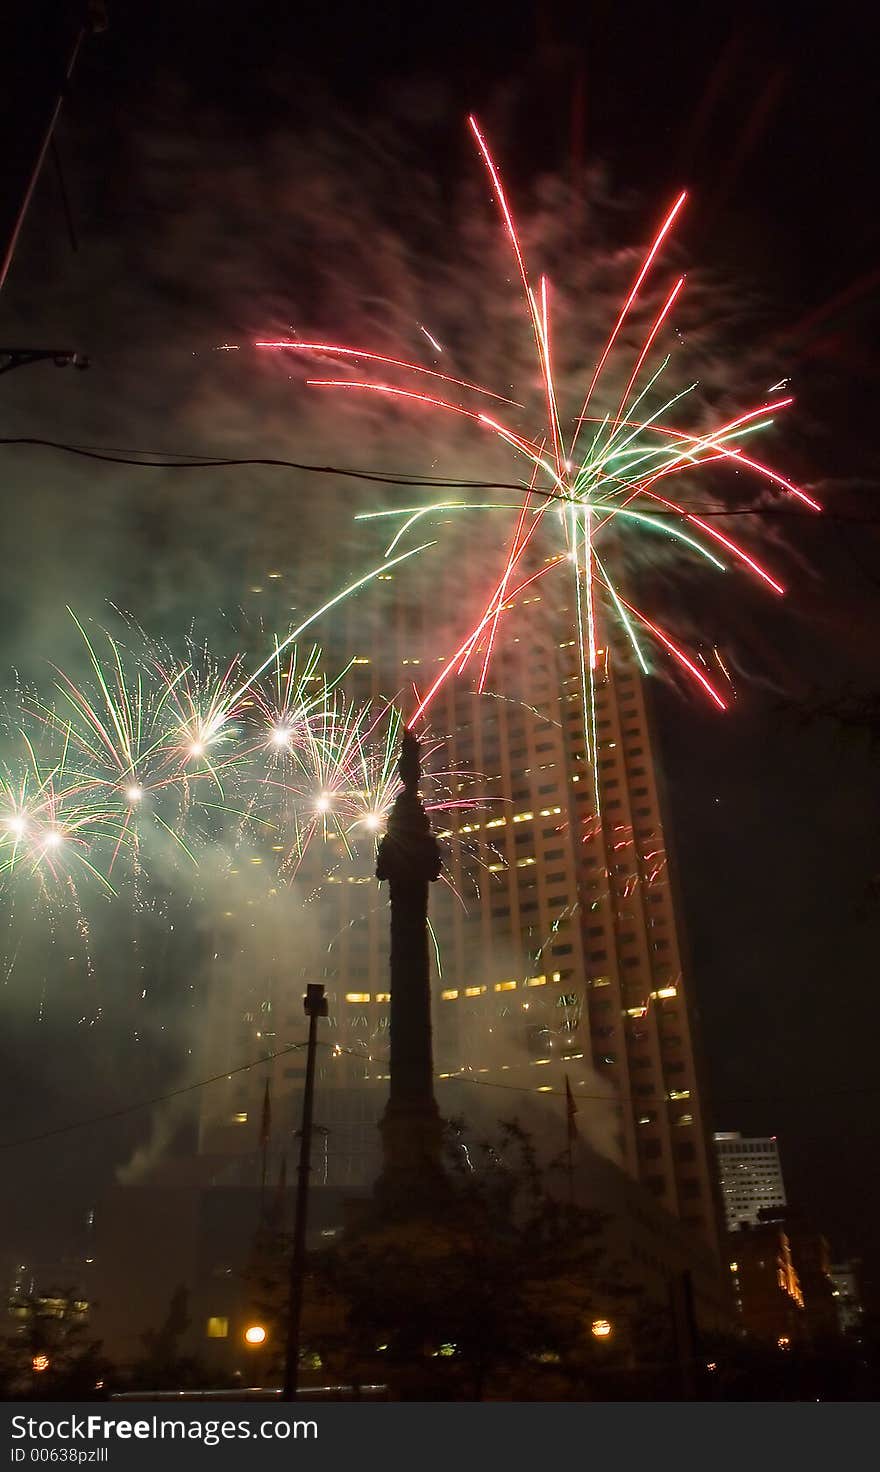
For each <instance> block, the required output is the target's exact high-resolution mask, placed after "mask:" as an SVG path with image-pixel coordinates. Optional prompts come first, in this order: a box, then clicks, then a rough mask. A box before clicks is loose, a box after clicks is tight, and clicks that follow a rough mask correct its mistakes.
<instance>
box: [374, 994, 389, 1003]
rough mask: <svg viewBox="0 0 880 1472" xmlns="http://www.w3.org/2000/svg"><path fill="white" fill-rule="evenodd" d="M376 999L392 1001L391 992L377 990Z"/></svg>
mask: <svg viewBox="0 0 880 1472" xmlns="http://www.w3.org/2000/svg"><path fill="white" fill-rule="evenodd" d="M375 999H376V1001H377V1002H390V1001H391V993H390V992H377V993H376V998H375Z"/></svg>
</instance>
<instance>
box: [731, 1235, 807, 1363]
mask: <svg viewBox="0 0 880 1472" xmlns="http://www.w3.org/2000/svg"><path fill="white" fill-rule="evenodd" d="M727 1244H728V1249H729V1252H730V1274H731V1283H732V1285H733V1292H734V1299H735V1302H736V1309H737V1313H738V1314H739V1318H740V1323H741V1324H742V1327H743V1328H744V1329H745V1330H746V1332H747V1333H748V1334H752V1335H754V1337H755V1338H756V1339H761V1340H764V1341H765V1343H768V1344H775V1345H777V1346H778V1347H779V1348H780V1349H788V1348H790V1347H791V1345H793V1344H797V1343H800V1342H801V1341H803V1340H804V1339H805V1337H806V1314H805V1312H804V1295H803V1292H802V1290H801V1285H800V1281H799V1278H798V1274H797V1270H796V1268H795V1265H794V1261H793V1258H792V1251H791V1243H790V1241H789V1238H788V1234H787V1232H786V1231H785V1229H784V1227H783V1226H782V1225H780V1224H779V1223H776V1222H767V1223H762V1224H761V1225H759V1226H756V1227H753V1226H751V1225H750V1224H749V1223H744V1224H743V1225H742V1226H741V1227H739V1228H738V1229H737V1230H736V1231H734V1232H729V1233H728V1237H727Z"/></svg>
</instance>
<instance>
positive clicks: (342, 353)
mask: <svg viewBox="0 0 880 1472" xmlns="http://www.w3.org/2000/svg"><path fill="white" fill-rule="evenodd" d="M254 346H255V347H258V348H279V349H281V348H286V349H287V350H288V351H291V352H299V353H336V355H337V356H338V357H340V358H342V357H346V358H364V359H365V360H366V361H367V362H369V363H389V364H390V365H391V366H392V367H394V368H406V369H408V370H409V371H410V372H411V373H423V374H426V375H427V377H428V378H442V379H443V382H444V383H454V384H456V385H457V386H458V387H459V388H469V389H473V391H474V393H477V394H485V395H486V397H487V398H489V399H498V400H500V402H501V403H502V404H514V405H516V407H517V408H521V407H522V406H521V405H520V404H517V401H516V399H508V398H505V396H504V394H496V393H493V391H492V389H490V388H483V386H482V384H479V383H471V381H470V379H467V378H453V377H452V375H451V374H450V373H439V372H438V371H437V369H436V368H424V367H423V366H422V364H421V363H410V362H408V361H407V359H405V358H389V357H387V356H386V355H385V354H384V353H369V352H365V351H364V349H362V348H346V347H342V346H340V345H339V344H338V343H331V342H291V341H278V342H257V343H255V344H254Z"/></svg>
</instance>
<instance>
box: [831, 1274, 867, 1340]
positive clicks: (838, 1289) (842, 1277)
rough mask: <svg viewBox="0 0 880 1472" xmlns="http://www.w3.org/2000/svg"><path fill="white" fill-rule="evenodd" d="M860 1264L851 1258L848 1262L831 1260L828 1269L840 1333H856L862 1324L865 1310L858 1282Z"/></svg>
mask: <svg viewBox="0 0 880 1472" xmlns="http://www.w3.org/2000/svg"><path fill="white" fill-rule="evenodd" d="M860 1266H861V1264H860V1263H859V1262H858V1261H856V1260H855V1259H851V1260H850V1261H849V1262H836V1263H835V1262H833V1263H832V1264H831V1267H830V1270H829V1271H830V1276H831V1292H832V1296H833V1298H834V1303H835V1307H836V1308H837V1322H838V1324H839V1325H840V1332H841V1334H857V1333H858V1331H859V1329H860V1328H861V1326H862V1318H863V1316H864V1312H865V1311H864V1309H863V1307H862V1292H861V1286H860V1283H859V1272H858V1270H859V1267H860Z"/></svg>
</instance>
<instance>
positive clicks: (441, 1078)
mask: <svg viewBox="0 0 880 1472" xmlns="http://www.w3.org/2000/svg"><path fill="white" fill-rule="evenodd" d="M305 1046H306V1045H305V1043H290V1044H288V1046H287V1047H284V1048H278V1049H277V1050H276V1051H275V1052H274V1053H263V1054H261V1055H260V1057H259V1058H252V1059H251V1060H250V1062H249V1063H240V1064H238V1065H237V1066H236V1067H235V1068H224V1069H223V1071H222V1072H221V1073H212V1074H211V1075H210V1076H209V1077H208V1078H202V1079H198V1080H197V1081H196V1082H195V1083H191V1084H184V1085H183V1086H182V1087H181V1088H179V1089H172V1090H171V1091H170V1092H169V1093H166V1094H156V1095H154V1096H153V1097H152V1098H150V1099H138V1100H137V1101H136V1102H135V1103H134V1104H123V1105H121V1106H120V1107H119V1108H118V1109H110V1110H107V1111H106V1112H105V1113H103V1114H93V1115H89V1116H88V1117H87V1118H85V1119H77V1120H72V1121H71V1122H69V1123H68V1124H62V1125H58V1126H57V1127H56V1128H55V1129H51V1130H42V1131H40V1132H39V1133H38V1134H34V1135H24V1136H22V1137H20V1138H19V1139H17V1140H2V1141H0V1151H2V1150H15V1149H17V1148H19V1147H20V1146H24V1145H38V1144H41V1143H42V1142H43V1141H44V1140H52V1139H56V1138H57V1137H58V1136H59V1135H68V1134H71V1133H72V1132H73V1131H74V1130H83V1129H90V1128H91V1127H92V1126H94V1125H99V1124H110V1123H112V1121H113V1120H116V1119H123V1118H124V1117H125V1116H126V1115H129V1114H137V1113H138V1112H139V1111H140V1110H142V1109H154V1108H156V1106H157V1105H159V1104H167V1103H169V1102H170V1101H171V1100H172V1099H179V1098H181V1097H182V1096H183V1095H185V1094H192V1093H195V1092H196V1091H197V1090H199V1089H205V1088H208V1087H209V1086H210V1085H211V1084H216V1083H222V1082H223V1080H224V1079H230V1078H234V1077H235V1076H236V1075H237V1074H240V1073H248V1072H250V1070H251V1069H254V1068H260V1067H262V1066H263V1065H264V1064H266V1063H273V1062H274V1061H275V1060H276V1059H277V1058H285V1057H287V1056H288V1055H289V1054H291V1053H300V1052H302V1051H303V1050H304V1049H305ZM318 1047H319V1048H329V1049H331V1051H332V1052H334V1053H345V1054H346V1055H347V1056H348V1057H351V1058H359V1059H361V1060H363V1058H364V1054H363V1053H361V1052H359V1051H358V1050H357V1049H355V1048H343V1047H341V1046H340V1045H339V1044H338V1043H329V1042H319V1043H318ZM371 1061H372V1062H374V1063H379V1064H382V1063H385V1064H387V1062H388V1060H387V1059H375V1058H374V1059H372V1060H371ZM562 1061H565V1060H562ZM435 1082H438V1083H463V1084H474V1085H476V1086H477V1087H479V1088H484V1089H503V1090H504V1091H505V1092H507V1093H513V1094H535V1093H537V1092H538V1090H537V1088H536V1086H535V1085H534V1084H511V1083H506V1082H502V1081H500V1080H499V1081H496V1080H493V1079H485V1078H474V1077H473V1075H472V1074H467V1073H449V1074H436V1075H435ZM541 1092H542V1093H543V1094H544V1095H545V1097H546V1095H547V1094H551V1095H552V1096H554V1097H555V1098H560V1099H564V1098H565V1097H566V1091H565V1089H553V1088H549V1089H542V1090H541ZM878 1093H880V1083H873V1084H855V1085H847V1086H846V1087H845V1088H841V1089H821V1090H819V1091H818V1092H817V1091H816V1090H814V1089H809V1090H805V1091H804V1092H803V1093H772V1094H749V1095H740V1096H737V1097H732V1096H727V1095H725V1096H723V1097H719V1098H714V1102H715V1103H716V1104H784V1103H788V1102H792V1103H796V1102H798V1101H799V1100H801V1099H805V1098H810V1099H818V1098H822V1099H827V1098H837V1097H846V1096H849V1095H856V1096H862V1095H865V1094H878ZM571 1094H572V1097H573V1098H574V1099H584V1100H591V1101H593V1102H596V1103H602V1104H627V1103H629V1104H635V1103H638V1104H639V1105H642V1104H644V1107H645V1108H646V1109H648V1108H651V1107H652V1105H656V1104H657V1103H659V1102H669V1101H666V1100H662V1101H661V1100H659V1099H654V1100H651V1099H648V1100H642V1099H639V1100H636V1099H635V1098H634V1097H633V1096H632V1095H630V1094H608V1093H603V1094H595V1093H587V1092H585V1091H584V1090H581V1089H572V1090H571ZM678 1102H680V1103H681V1104H682V1105H686V1104H687V1102H688V1101H687V1100H686V1099H682V1100H680V1101H678Z"/></svg>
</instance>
